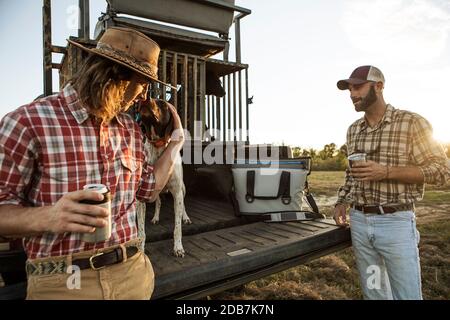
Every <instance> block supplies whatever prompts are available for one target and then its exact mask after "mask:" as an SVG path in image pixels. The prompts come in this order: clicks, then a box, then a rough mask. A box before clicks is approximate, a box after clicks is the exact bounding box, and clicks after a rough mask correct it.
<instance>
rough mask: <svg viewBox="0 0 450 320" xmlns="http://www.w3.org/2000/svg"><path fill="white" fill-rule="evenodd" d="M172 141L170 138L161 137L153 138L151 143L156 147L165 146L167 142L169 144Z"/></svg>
mask: <svg viewBox="0 0 450 320" xmlns="http://www.w3.org/2000/svg"><path fill="white" fill-rule="evenodd" d="M169 142H170V138H169V139H165V138H160V139H158V140H151V141H150V143H151V144H152V145H154V146H155V148H163V147H165V146H166V145H167V144H169Z"/></svg>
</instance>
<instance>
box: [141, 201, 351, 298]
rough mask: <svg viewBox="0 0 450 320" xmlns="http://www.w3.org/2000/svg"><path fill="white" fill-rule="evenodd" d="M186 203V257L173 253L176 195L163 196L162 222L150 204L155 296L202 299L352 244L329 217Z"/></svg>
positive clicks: (149, 238) (219, 203) (148, 229)
mask: <svg viewBox="0 0 450 320" xmlns="http://www.w3.org/2000/svg"><path fill="white" fill-rule="evenodd" d="M185 204H186V212H187V213H188V215H189V217H190V218H191V220H192V222H193V224H191V225H183V246H184V249H185V251H186V255H185V257H184V258H177V257H175V256H173V255H172V248H173V240H172V233H173V222H174V216H173V205H172V199H171V198H170V197H166V198H165V199H163V200H162V207H161V216H160V217H161V221H160V224H159V225H152V224H151V223H150V220H151V218H152V216H153V208H152V206H148V208H147V217H146V232H147V243H146V253H147V255H148V256H149V257H150V260H151V261H152V264H153V268H154V270H155V275H156V282H155V291H154V294H153V297H152V299H177V298H181V299H183V298H184V299H194V298H200V297H203V296H206V295H209V294H213V293H217V292H220V291H222V290H225V289H227V288H231V287H233V286H236V285H240V284H243V283H246V282H249V281H252V280H255V279H258V278H260V277H262V276H265V275H269V274H271V273H274V272H279V271H281V270H284V269H287V268H290V267H292V266H295V265H298V264H301V263H304V262H306V261H308V260H310V259H312V258H317V257H320V256H323V255H326V254H329V253H331V252H334V251H336V250H339V249H342V248H345V247H348V246H350V233H349V231H348V229H343V228H339V227H337V226H336V225H335V224H334V222H333V221H330V220H326V219H324V220H317V221H301V222H283V223H266V222H261V221H255V219H253V218H249V217H236V216H235V215H234V212H233V208H232V206H231V204H229V203H227V202H222V201H218V200H211V199H210V200H206V199H198V198H193V197H187V198H186V200H185Z"/></svg>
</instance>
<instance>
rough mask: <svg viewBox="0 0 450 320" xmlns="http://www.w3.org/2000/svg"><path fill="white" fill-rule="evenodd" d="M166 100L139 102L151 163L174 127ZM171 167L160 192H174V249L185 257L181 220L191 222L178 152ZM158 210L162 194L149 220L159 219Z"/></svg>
mask: <svg viewBox="0 0 450 320" xmlns="http://www.w3.org/2000/svg"><path fill="white" fill-rule="evenodd" d="M168 105H169V104H168V103H167V102H166V101H163V100H158V99H149V100H147V101H145V102H142V103H141V105H140V107H139V113H140V117H141V121H142V127H143V129H144V131H145V136H146V138H147V139H146V140H147V141H146V142H145V147H144V148H145V153H146V156H147V159H148V161H149V162H150V163H152V164H153V163H155V162H156V160H157V159H158V158H159V157H160V156H161V154H162V153H163V152H164V150H165V149H166V147H167V145H168V144H169V142H170V137H171V135H172V131H173V116H172V113H171V112H170V110H169V106H168ZM174 162H175V165H174V170H173V172H172V174H171V176H170V177H169V180H168V182H167V184H166V186H165V187H164V190H163V192H165V191H169V192H170V193H171V194H172V196H173V201H174V203H173V208H174V212H175V226H174V231H173V239H174V244H173V253H174V255H175V256H177V257H184V253H185V252H184V249H183V244H182V242H181V238H182V228H181V222H183V223H185V224H190V223H191V220H190V219H189V217H188V215H187V213H186V209H185V206H184V196H185V194H186V189H185V186H184V182H183V166H182V162H181V155H180V154H179V153H177V155H176V159H174ZM160 211H161V198H160V196H158V197H157V198H156V201H155V214H154V216H153V219H152V220H151V222H152V224H157V223H159V214H160Z"/></svg>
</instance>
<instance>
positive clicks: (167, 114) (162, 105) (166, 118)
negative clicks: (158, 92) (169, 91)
mask: <svg viewBox="0 0 450 320" xmlns="http://www.w3.org/2000/svg"><path fill="white" fill-rule="evenodd" d="M156 103H157V104H158V107H159V110H160V113H161V119H160V123H161V124H162V126H163V128H164V129H163V130H164V136H165V137H170V136H171V135H172V131H173V116H172V112H171V111H170V108H169V103H168V102H166V101H164V100H156Z"/></svg>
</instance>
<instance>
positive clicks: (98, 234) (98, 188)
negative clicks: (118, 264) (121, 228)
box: [80, 184, 111, 243]
mask: <svg viewBox="0 0 450 320" xmlns="http://www.w3.org/2000/svg"><path fill="white" fill-rule="evenodd" d="M83 190H89V191H94V192H98V193H101V194H103V200H100V201H92V200H82V201H80V202H81V203H86V204H94V205H97V206H100V207H103V208H105V209H107V210H108V212H109V216H108V222H107V224H106V226H104V227H102V228H98V227H96V228H95V231H94V232H93V233H83V234H82V236H81V240H82V241H85V242H90V243H93V242H101V241H106V240H108V239H109V238H110V237H111V193H110V191H109V189H108V187H107V186H105V185H104V184H87V185H85V186H84V187H83Z"/></svg>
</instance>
